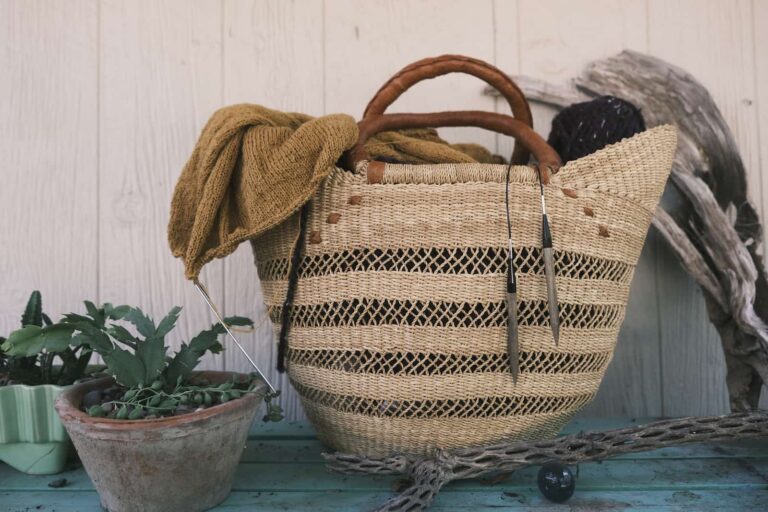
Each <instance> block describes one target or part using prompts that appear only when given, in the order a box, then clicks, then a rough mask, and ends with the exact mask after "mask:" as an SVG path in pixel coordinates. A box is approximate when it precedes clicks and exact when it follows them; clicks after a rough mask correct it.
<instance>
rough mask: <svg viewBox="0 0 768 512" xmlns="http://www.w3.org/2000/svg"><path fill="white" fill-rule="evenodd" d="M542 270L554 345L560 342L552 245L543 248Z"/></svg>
mask: <svg viewBox="0 0 768 512" xmlns="http://www.w3.org/2000/svg"><path fill="white" fill-rule="evenodd" d="M544 272H545V274H546V277H547V302H548V304H549V323H550V325H551V327H552V337H553V338H554V339H555V345H557V344H558V343H559V342H560V310H559V308H558V305H557V285H556V284H555V257H554V255H553V254H552V247H545V248H544Z"/></svg>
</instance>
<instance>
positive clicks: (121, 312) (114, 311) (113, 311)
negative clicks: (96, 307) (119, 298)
mask: <svg viewBox="0 0 768 512" xmlns="http://www.w3.org/2000/svg"><path fill="white" fill-rule="evenodd" d="M103 308H104V314H105V315H107V318H109V319H110V320H120V319H122V318H123V317H125V315H127V314H128V312H130V311H131V306H125V305H122V306H113V305H112V304H110V303H109V302H107V303H106V304H104V306H103Z"/></svg>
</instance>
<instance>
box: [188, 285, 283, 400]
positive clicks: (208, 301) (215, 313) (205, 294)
mask: <svg viewBox="0 0 768 512" xmlns="http://www.w3.org/2000/svg"><path fill="white" fill-rule="evenodd" d="M195 288H197V291H198V292H200V295H202V296H203V300H204V301H205V303H206V304H208V307H209V308H211V311H212V312H213V316H215V317H216V320H218V322H219V323H220V324H221V326H222V327H224V330H225V331H227V334H228V335H229V337H230V338H232V341H234V342H235V345H236V346H237V348H239V349H240V352H242V353H243V355H244V356H245V358H246V359H247V360H248V362H249V363H251V366H253V369H254V370H256V373H257V374H259V377H261V379H262V380H263V381H264V382H265V383H266V384H267V386H269V390H270V391H271V392H272V393H275V392H276V391H275V387H274V386H273V385H272V383H271V382H269V379H267V376H266V375H264V373H262V371H261V370H259V367H258V366H256V363H255V362H254V361H253V359H251V356H250V355H248V352H246V350H245V348H243V346H242V345H241V344H240V342H239V341H237V338H235V335H234V334H232V331H230V330H229V326H228V325H227V323H226V322H225V321H224V319H223V318H221V315H220V314H219V311H218V310H217V309H216V307H215V306H214V305H213V302H211V298H210V297H209V296H208V292H206V291H205V290H203V288H202V286H200V283H198V282H195Z"/></svg>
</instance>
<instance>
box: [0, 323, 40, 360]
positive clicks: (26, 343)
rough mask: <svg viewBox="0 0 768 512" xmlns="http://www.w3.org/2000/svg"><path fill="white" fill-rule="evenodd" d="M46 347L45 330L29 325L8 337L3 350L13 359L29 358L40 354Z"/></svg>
mask: <svg viewBox="0 0 768 512" xmlns="http://www.w3.org/2000/svg"><path fill="white" fill-rule="evenodd" d="M44 346H45V338H44V337H43V328H42V327H39V326H37V325H27V326H26V327H22V328H21V329H18V330H16V331H13V332H12V333H11V334H10V335H8V339H7V340H5V342H4V343H3V346H2V349H3V351H4V352H6V353H7V354H8V355H9V356H12V357H29V356H33V355H35V354H39V353H40V351H41V350H43V347H44Z"/></svg>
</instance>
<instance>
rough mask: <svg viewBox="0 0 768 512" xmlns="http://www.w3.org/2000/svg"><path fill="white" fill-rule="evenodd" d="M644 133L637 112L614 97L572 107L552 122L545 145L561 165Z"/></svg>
mask: <svg viewBox="0 0 768 512" xmlns="http://www.w3.org/2000/svg"><path fill="white" fill-rule="evenodd" d="M643 130H645V121H643V116H642V114H641V113H640V110H638V109H637V107H635V106H634V105H633V104H631V103H630V102H628V101H625V100H622V99H620V98H616V97H614V96H600V97H599V98H596V99H594V100H592V101H586V102H584V103H574V104H573V105H571V106H570V107H567V108H565V109H563V110H561V111H560V113H558V114H557V115H556V116H555V118H554V119H553V120H552V130H551V131H550V133H549V140H548V141H547V142H549V144H550V145H551V146H552V147H553V148H555V151H557V153H558V154H559V155H560V158H561V159H562V160H563V163H566V162H568V161H570V160H576V159H577V158H581V157H583V156H586V155H589V154H591V153H594V152H595V151H597V150H598V149H601V148H604V147H605V146H607V145H608V144H613V143H614V142H619V141H620V140H622V139H625V138H627V137H631V136H632V135H634V134H636V133H639V132H642V131H643Z"/></svg>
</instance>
